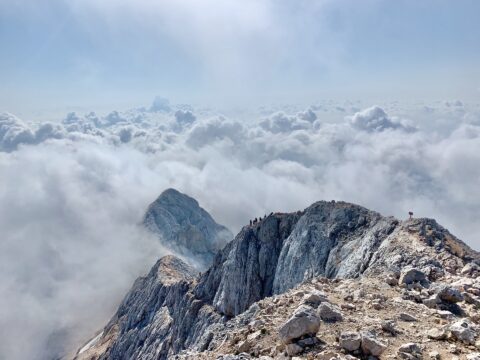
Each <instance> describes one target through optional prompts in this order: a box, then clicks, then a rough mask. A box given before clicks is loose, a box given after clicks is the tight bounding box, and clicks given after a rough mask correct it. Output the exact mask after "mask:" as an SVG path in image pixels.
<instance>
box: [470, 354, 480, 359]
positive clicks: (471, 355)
mask: <svg viewBox="0 0 480 360" xmlns="http://www.w3.org/2000/svg"><path fill="white" fill-rule="evenodd" d="M467 360H480V353H472V354H468V355H467Z"/></svg>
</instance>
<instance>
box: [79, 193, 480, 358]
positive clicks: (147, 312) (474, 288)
mask: <svg viewBox="0 0 480 360" xmlns="http://www.w3.org/2000/svg"><path fill="white" fill-rule="evenodd" d="M478 263H479V256H478V253H476V252H475V251H473V250H471V249H470V248H468V246H466V245H465V244H464V243H462V242H461V241H460V240H458V239H456V238H455V237H454V236H453V235H451V234H450V233H449V232H448V231H447V230H445V229H444V228H442V227H441V226H440V225H438V224H437V223H436V222H435V221H433V220H430V219H411V220H407V221H404V222H401V221H398V220H396V219H394V218H392V217H383V216H381V215H380V214H378V213H376V212H373V211H370V210H367V209H365V208H363V207H360V206H357V205H353V204H349V203H344V202H325V201H320V202H317V203H315V204H313V205H311V206H310V207H308V208H307V209H306V210H304V211H300V212H295V213H290V214H283V213H275V214H271V215H270V216H268V217H267V218H265V219H262V220H261V221H260V222H258V223H255V224H253V225H251V226H245V227H244V228H243V229H242V230H241V231H240V233H239V234H238V235H237V236H236V237H235V239H234V240H233V241H231V242H230V243H228V244H227V245H226V246H225V247H224V248H223V249H222V250H220V251H219V252H218V253H217V255H216V256H215V258H214V260H213V263H212V265H211V267H210V268H209V269H208V270H207V271H206V272H204V273H203V274H201V275H200V276H199V277H196V278H195V277H194V275H193V272H192V271H191V269H190V268H189V267H188V266H187V265H186V264H184V263H183V262H181V261H180V260H178V259H175V258H172V257H169V258H167V259H161V260H160V261H159V262H158V263H157V264H156V265H155V267H154V268H153V269H152V270H151V271H150V273H149V274H148V275H147V276H146V277H143V278H140V279H139V280H137V281H136V282H135V284H134V287H133V289H132V290H131V291H130V292H129V294H128V295H127V296H126V298H125V300H124V301H123V303H122V305H121V306H120V308H119V310H118V311H117V313H116V315H115V316H114V317H113V318H112V320H111V321H110V323H109V324H108V325H107V326H106V327H105V329H104V330H103V332H102V333H101V336H99V337H98V339H97V340H95V341H94V342H93V343H91V344H89V346H86V347H84V348H83V351H82V352H81V353H80V354H78V355H77V358H78V359H167V358H178V359H216V358H218V359H227V358H228V359H247V358H250V357H259V356H264V359H265V358H272V357H275V358H281V357H282V356H287V357H288V356H294V355H295V356H301V354H310V353H311V354H313V355H314V356H317V358H328V359H331V358H335V359H337V358H338V359H340V358H349V356H350V358H351V356H359V357H363V356H365V357H367V356H369V355H370V356H376V357H382V356H384V354H390V356H393V357H395V356H397V355H398V354H401V356H402V357H408V356H419V355H418V354H419V352H418V351H417V348H416V347H412V346H410V345H409V346H404V345H405V344H410V343H417V342H418V338H419V334H418V331H419V330H420V329H423V328H424V327H425V329H424V330H422V331H423V334H424V336H425V339H427V341H436V342H442V341H444V340H441V339H440V337H439V338H438V340H432V338H431V337H429V336H428V335H427V333H429V331H430V330H431V329H432V328H439V326H440V325H442V324H443V326H445V327H446V330H445V332H446V334H447V335H446V336H448V337H449V339H450V338H451V339H453V340H454V339H457V340H458V347H459V349H460V350H459V351H467V350H466V349H467V348H465V346H472V344H474V343H475V337H476V334H477V330H476V325H475V324H476V323H477V322H478V321H480V314H479V313H478V307H477V305H476V304H477V302H476V300H477V299H478V301H479V302H480V283H479V282H478V280H477V279H476V277H474V276H475V274H476V272H475V270H470V269H475V268H476V267H475V266H474V265H472V266H470V267H466V266H467V265H468V264H478ZM412 269H413V271H412ZM465 269H466V270H465ZM462 272H463V274H462ZM399 278H401V281H398V279H399ZM393 280H396V281H393ZM467 293H468V296H467V295H465V294H467ZM430 298H434V299H435V302H432V304H431V306H430V307H427V306H425V304H424V301H426V302H428V299H430ZM467 299H472V300H469V301H468V302H467ZM407 311H408V313H407ZM322 314H323V317H325V318H326V317H328V319H326V320H323V321H322V320H321V319H322ZM332 314H333V315H332ZM402 314H404V315H403V316H402ZM405 314H408V315H409V316H411V318H413V319H418V321H413V322H412V321H406V317H405ZM432 314H436V315H435V316H433V315H432ZM327 315H329V316H327ZM330 315H331V316H330ZM332 317H333V318H332ZM465 317H468V318H469V320H468V321H467V322H466V323H467V325H468V326H467V328H468V329H467V330H466V331H463V332H462V329H463V328H465V326H463V325H460V324H459V323H458V321H460V319H462V318H465ZM394 319H397V320H398V322H396V321H395V320H394ZM435 319H439V320H438V321H439V323H437V322H435V321H434V320H435ZM409 320H410V318H409ZM449 323H451V327H450V328H448V327H447V325H448V324H449ZM459 326H461V327H462V329H461V328H459ZM417 327H418V329H415V328H417ZM286 329H287V330H286ZM289 329H294V330H295V331H293V330H289ZM439 331H440V330H439ZM315 333H316V334H315ZM430 333H432V332H431V331H430ZM467 333H468V334H467ZM341 334H343V336H340V335H341ZM472 334H473V335H472ZM453 340H452V341H453ZM339 341H340V345H339ZM341 344H343V345H341ZM434 345H435V346H434V347H430V349H429V348H428V347H427V348H425V349H423V348H422V352H423V353H426V351H427V350H431V351H433V350H435V351H438V348H439V346H440V347H441V345H439V344H434ZM402 346H403V347H402ZM342 348H343V351H344V353H343V354H342V353H338V351H339V349H342ZM414 348H415V349H414ZM412 349H413V350H415V351H413V350H412ZM348 352H351V354H350V353H349V354H347V353H348ZM332 354H333V355H332ZM337 355H338V356H337Z"/></svg>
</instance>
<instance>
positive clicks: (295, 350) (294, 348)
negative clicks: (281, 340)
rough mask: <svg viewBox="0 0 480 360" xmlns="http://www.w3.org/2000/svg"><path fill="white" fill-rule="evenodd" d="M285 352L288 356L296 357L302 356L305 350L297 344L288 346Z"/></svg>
mask: <svg viewBox="0 0 480 360" xmlns="http://www.w3.org/2000/svg"><path fill="white" fill-rule="evenodd" d="M285 350H286V352H287V354H288V355H290V356H294V355H297V354H300V353H301V352H302V351H303V348H302V347H301V346H299V345H297V344H288V345H287V346H286V348H285Z"/></svg>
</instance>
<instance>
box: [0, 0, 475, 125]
mask: <svg viewBox="0 0 480 360" xmlns="http://www.w3.org/2000/svg"><path fill="white" fill-rule="evenodd" d="M479 13H480V4H479V3H478V1H475V0H460V1H448V0H425V1H421V2H418V1H404V0H400V1H385V0H384V1H381V0H365V1H354V0H351V1H348V0H345V1H333V0H319V1H306V0H300V1H299V0H295V1H291V0H283V1H273V0H260V1H255V0H246V1H234V0H222V1H219V0H205V1H201V2H200V1H195V0H177V1H168V0H167V1H154V0H137V1H131V0H104V1H94V0H69V1H67V0H18V1H15V2H12V1H7V0H1V1H0V44H1V54H2V55H1V56H0V79H1V83H2V85H3V86H2V87H1V89H0V109H2V110H3V111H10V112H14V113H17V114H19V115H22V116H23V115H28V116H30V117H37V118H39V117H40V116H41V115H43V116H47V115H50V114H51V115H52V116H53V115H57V116H58V114H59V113H60V109H61V110H62V111H63V112H65V111H67V110H75V109H77V110H78V109H84V110H85V109H92V108H95V109H97V111H100V110H106V109H112V108H115V109H126V108H129V107H133V106H135V105H137V104H139V103H145V102H148V101H150V100H151V99H152V98H153V97H154V96H156V95H162V96H165V97H167V98H169V99H172V100H174V101H175V102H177V103H197V104H209V105H214V106H217V107H218V106H245V105H252V104H255V105H258V104H264V103H272V102H281V103H285V102H289V103H306V102H307V101H313V100H318V99H321V98H334V99H341V100H344V99H352V98H354V99H359V98H360V99H375V100H377V101H378V99H379V98H381V100H387V99H395V100H399V99H408V100H413V99H422V100H427V99H428V100H431V99H445V98H463V99H470V100H472V99H476V98H478V96H479V95H480V90H479V87H480V69H479V67H478V63H479V62H480V48H479V46H478V44H479V43H480V23H479V22H478V14H479Z"/></svg>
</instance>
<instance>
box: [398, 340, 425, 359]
mask: <svg viewBox="0 0 480 360" xmlns="http://www.w3.org/2000/svg"><path fill="white" fill-rule="evenodd" d="M422 352H423V350H422V348H421V347H420V345H418V344H417V343H407V344H403V345H401V346H400V347H399V348H398V356H399V357H400V358H401V359H423V356H422Z"/></svg>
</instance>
